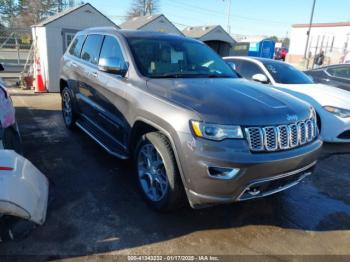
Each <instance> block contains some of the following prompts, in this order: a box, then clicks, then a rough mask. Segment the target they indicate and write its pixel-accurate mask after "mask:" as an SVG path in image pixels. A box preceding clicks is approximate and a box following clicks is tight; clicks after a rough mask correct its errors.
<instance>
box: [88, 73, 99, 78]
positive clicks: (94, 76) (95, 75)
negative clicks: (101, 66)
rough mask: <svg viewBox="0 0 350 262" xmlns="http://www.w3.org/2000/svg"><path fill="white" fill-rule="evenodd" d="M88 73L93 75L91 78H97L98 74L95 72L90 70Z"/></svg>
mask: <svg viewBox="0 0 350 262" xmlns="http://www.w3.org/2000/svg"><path fill="white" fill-rule="evenodd" d="M90 75H91V77H93V78H97V76H98V74H97V72H92V73H91V74H90Z"/></svg>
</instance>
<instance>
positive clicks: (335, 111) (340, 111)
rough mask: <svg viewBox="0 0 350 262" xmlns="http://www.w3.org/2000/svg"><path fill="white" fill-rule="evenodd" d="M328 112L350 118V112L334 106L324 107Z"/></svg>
mask: <svg viewBox="0 0 350 262" xmlns="http://www.w3.org/2000/svg"><path fill="white" fill-rule="evenodd" d="M323 108H324V109H325V110H326V111H328V112H330V113H333V114H335V115H337V116H339V117H342V118H345V117H350V110H348V109H344V108H338V107H334V106H324V107H323Z"/></svg>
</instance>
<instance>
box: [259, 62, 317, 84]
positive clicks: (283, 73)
mask: <svg viewBox="0 0 350 262" xmlns="http://www.w3.org/2000/svg"><path fill="white" fill-rule="evenodd" d="M263 64H264V65H265V67H266V69H267V71H269V73H270V74H271V76H272V77H273V79H274V80H275V82H276V83H280V84H313V82H312V80H311V78H310V77H308V76H307V75H306V74H304V73H303V72H301V71H299V70H298V69H296V68H295V67H294V66H291V65H289V64H285V63H283V62H274V61H263Z"/></svg>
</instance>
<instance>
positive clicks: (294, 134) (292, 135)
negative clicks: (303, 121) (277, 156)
mask: <svg viewBox="0 0 350 262" xmlns="http://www.w3.org/2000/svg"><path fill="white" fill-rule="evenodd" d="M288 128H289V145H290V147H296V146H297V145H298V141H299V138H298V135H299V134H298V133H299V132H298V126H297V125H296V124H291V125H289V126H288Z"/></svg>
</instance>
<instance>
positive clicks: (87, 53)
mask: <svg viewBox="0 0 350 262" xmlns="http://www.w3.org/2000/svg"><path fill="white" fill-rule="evenodd" d="M102 40H103V36H102V35H88V37H87V38H86V41H85V43H84V46H83V50H82V51H81V58H82V59H83V60H85V61H87V62H89V63H91V64H94V65H97V63H98V57H99V53H100V49H101V44H102Z"/></svg>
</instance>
